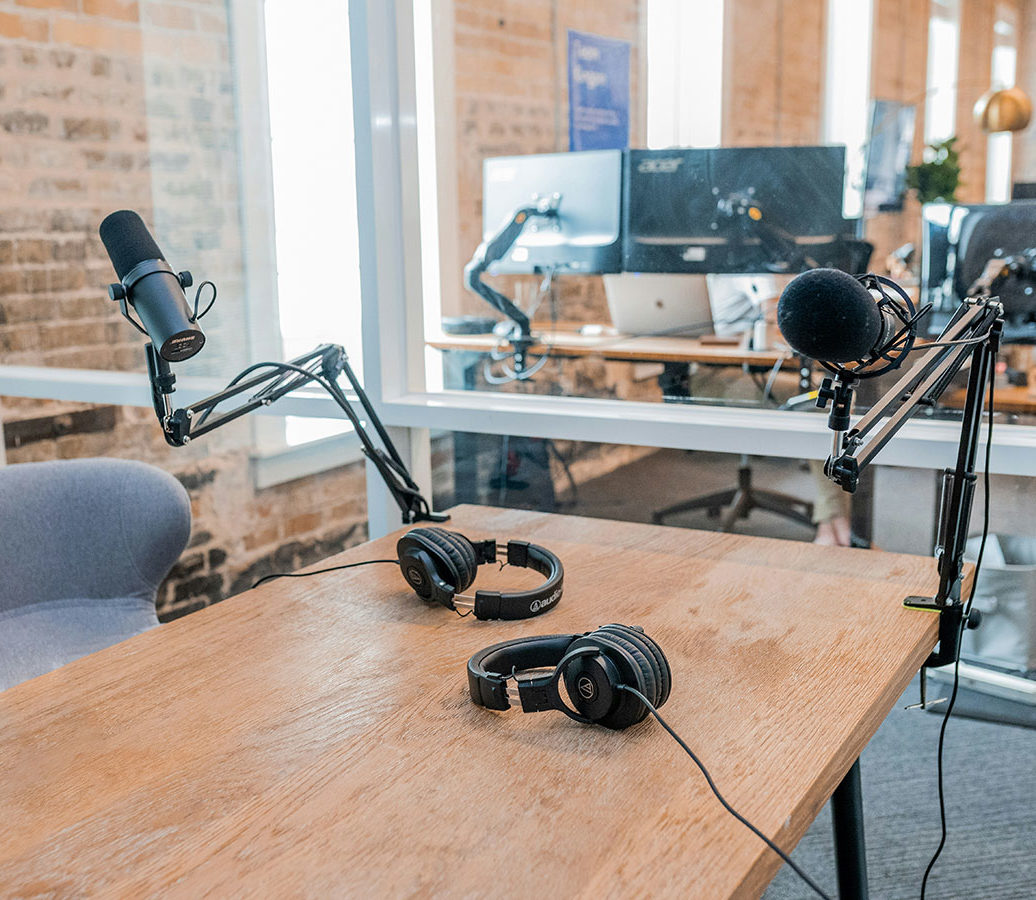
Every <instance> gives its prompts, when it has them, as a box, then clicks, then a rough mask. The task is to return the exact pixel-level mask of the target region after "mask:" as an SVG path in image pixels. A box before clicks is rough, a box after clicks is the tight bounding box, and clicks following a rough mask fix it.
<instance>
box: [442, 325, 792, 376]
mask: <svg viewBox="0 0 1036 900" xmlns="http://www.w3.org/2000/svg"><path fill="white" fill-rule="evenodd" d="M534 336H535V337H536V338H537V343H535V344H533V345H532V346H531V347H530V348H529V352H530V353H532V354H533V355H535V356H542V355H543V354H544V353H547V352H550V353H552V354H553V355H554V356H563V357H570V358H571V357H584V356H601V357H603V358H605V359H613V360H620V361H623V362H676V363H692V362H697V363H705V364H711V365H734V366H740V365H742V364H747V365H753V366H767V367H769V366H773V365H775V364H776V363H777V360H781V361H782V363H781V365H782V367H783V368H797V367H798V365H799V362H798V360H797V359H796V358H795V356H794V355H793V354H792V353H791V351H790V350H789V351H785V350H746V349H745V348H744V347H740V346H730V345H725V344H711V343H708V342H703V341H701V340H700V339H698V338H688V337H674V336H651V337H648V336H643V337H641V336H633V335H612V336H608V335H595V336H593V337H590V336H587V335H583V334H579V333H578V332H576V331H562V330H559V331H555V332H537V333H536V334H535V335H534ZM428 346H430V347H434V348H436V349H437V350H471V351H474V352H478V353H488V352H490V351H491V350H494V349H496V348H497V347H499V346H500V341H499V339H498V338H496V337H494V336H493V335H485V334H472V335H460V334H457V335H454V334H450V335H447V334H440V335H435V336H433V337H431V338H430V339H429V340H428Z"/></svg>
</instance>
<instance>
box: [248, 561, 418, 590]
mask: <svg viewBox="0 0 1036 900" xmlns="http://www.w3.org/2000/svg"><path fill="white" fill-rule="evenodd" d="M376 563H392V564H393V565H396V566H398V565H399V560H398V559H365V560H363V562H354V563H346V564H345V565H343V566H330V567H328V568H326V569H314V570H313V571H312V572H273V573H271V574H269V575H264V576H263V577H262V578H260V579H259V580H258V581H257V582H256V583H255V584H253V585H252V587H251V590H253V591H254V590H255V589H256V588H257V587H259V585H261V584H262V583H263V582H264V581H272V580H273V579H274V578H308V577H309V576H310V575H323V574H324V573H325V572H337V571H339V570H340V569H355V568H356V567H357V566H372V565H374V564H376Z"/></svg>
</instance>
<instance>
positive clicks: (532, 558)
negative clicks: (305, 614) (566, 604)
mask: <svg viewBox="0 0 1036 900" xmlns="http://www.w3.org/2000/svg"><path fill="white" fill-rule="evenodd" d="M473 543H474V545H475V550H476V552H478V555H479V565H481V564H482V563H483V562H496V541H478V542H473ZM482 548H485V550H484V551H483V550H482ZM507 564H508V565H509V566H518V567H519V568H523V569H534V570H535V571H537V572H539V573H540V574H541V575H543V576H544V577H545V578H546V579H547V580H546V581H545V582H543V584H541V585H540V586H539V587H536V588H532V589H531V590H527V591H504V592H500V591H476V592H475V618H476V619H528V618H529V617H530V616H538V615H540V613H545V612H547V611H548V610H550V609H553V608H554V607H555V606H556V605H557V602H558V601H559V600H560V599H561V589H562V586H563V583H564V578H565V569H564V567H563V566H562V565H561V560H560V559H558V558H557V557H556V556H555V555H554V554H553V553H551V552H550V551H549V550H547V549H546V548H545V547H541V546H539V545H538V544H530V543H529V542H528V541H508V542H507Z"/></svg>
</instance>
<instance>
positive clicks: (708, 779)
mask: <svg viewBox="0 0 1036 900" xmlns="http://www.w3.org/2000/svg"><path fill="white" fill-rule="evenodd" d="M616 687H618V689H619V690H620V691H626V692H627V693H630V694H633V696H634V697H636V698H637V699H638V700H639V701H640V702H641V703H643V704H644V705H645V706H646V707H647V708H648V711H649V712H650V713H651V715H653V716H654V717H655V718H656V719H658V724H659V725H661V726H662V727H663V728H664V729H665V730H666V731H668V732H669V734H670V736H671V737H672V738H673V740H675V741H676V743H678V744H679V745H680V746H681V747H683V749H684V752H685V753H686V754H687V755H688V756H689V757H690V758H691V760H692V761H693V762H694V764H695V765H696V766H697V767H698V768H699V769H700V770H701V774H702V775H704V776H705V781H706V782H707V783H708V785H709V788H711V790H712V793H713V794H715V795H716V799H717V800H719V802H720V803H721V804H722V805H723V808H724V809H725V810H726V811H727V812H728V813H730V814H731V815H732V816H733V817H734V818H735V819H737V820H738V821H739V822H740V823H741V824H742V825H744V826H745V827H746V828H747V829H748V830H749V831H751V832H752V833H753V834H754V835H755V836H756V837H758V838H759V839H760V840H761V841H762V842H763V843H764V844H766V846H767V847H769V848H770V849H771V850H772V851H773V852H774V853H776V854H777V855H778V856H779V857H780V858H781V859H782V860H784V861H785V862H786V863H787V864H788V865H789V866H790V867H791V869H792V871H794V872H795V874H796V875H798V876H799V878H801V879H802V880H803V881H804V882H806V884H808V885H809V886H810V887H811V888H812V889H813V890H814V891H816V893H817V894H818V895H819V896H820V897H823V898H824V900H831V897H830V895H828V894H825V893H824V891H823V890H821V888H820V887H819V886H818V885H817V883H816V882H815V881H814V880H813V879H812V878H810V877H809V876H808V875H807V874H806V873H805V872H803V871H802V869H800V868H799V867H798V866H797V865H796V864H795V863H794V862H792V860H791V858H790V857H789V856H788V855H787V854H786V853H785V852H784V851H783V850H781V848H780V847H778V846H777V845H776V844H775V843H774V842H773V841H771V840H770V839H769V838H768V837H767V836H766V835H765V834H763V833H762V832H761V831H760V830H759V829H758V828H756V827H755V825H753V824H752V823H751V822H749V821H748V819H746V818H745V817H744V816H743V815H741V813H739V812H738V811H737V810H736V809H734V807H733V806H731V805H730V804H729V803H727V801H726V800H725V799H724V798H723V795H722V794H721V793H720V792H719V789H718V788H717V787H716V783H715V782H714V781H713V780H712V776H711V775H710V774H709V770H708V769H706V768H705V764H704V763H703V762H702V761H701V760H700V759H698V757H697V756H695V754H694V751H693V750H691V748H690V747H688V746H687V744H686V743H685V741H684V739H683V738H682V737H680V735H678V734H677V733H676V732H675V731H673V729H672V728H671V727H670V726H669V723H668V722H666V720H665V719H663V718H662V716H661V714H660V713H659V712H658V710H657V709H655V707H654V705H653V704H652V703H651V701H650V700H648V698H647V697H645V696H644V695H643V694H642V693H641V692H640V691H638V690H637V689H636V688H631V687H630V686H629V685H627V684H619V685H616Z"/></svg>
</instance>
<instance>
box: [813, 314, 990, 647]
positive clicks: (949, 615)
mask: <svg viewBox="0 0 1036 900" xmlns="http://www.w3.org/2000/svg"><path fill="white" fill-rule="evenodd" d="M1002 331H1003V307H1002V306H1001V305H1000V303H999V301H998V300H997V299H996V298H995V297H977V298H969V299H967V300H965V301H964V303H963V304H962V305H961V308H960V309H959V310H958V312H957V315H956V316H955V317H954V319H953V321H951V322H950V324H949V325H948V326H947V327H946V329H945V331H944V332H943V333H942V335H940V337H939V339H938V340H937V341H936V342H935V343H936V344H937V345H943V346H933V347H932V348H931V349H929V350H926V351H924V352H923V355H922V356H921V359H920V360H919V361H918V362H917V363H916V364H915V365H914V366H913V367H912V368H911V369H910V370H908V371H907V372H906V373H905V374H904V375H903V376H902V377H901V378H900V379H899V381H897V382H896V384H895V386H894V387H893V388H892V389H891V390H890V391H889V392H888V393H887V394H885V396H884V397H882V398H881V400H879V401H878V402H877V403H876V404H875V405H874V406H872V407H871V409H870V411H869V412H868V413H867V414H866V415H865V416H863V418H861V419H860V420H859V421H858V422H857V423H856V425H855V426H854V427H853V428H848V411H849V406H850V404H851V398H852V384H853V380H852V376H848V377H845V376H841V375H839V376H836V377H835V379H834V381H833V382H831V380H830V379H828V380H826V381H825V385H824V388H823V389H822V391H821V394H822V396H826V398H827V399H831V400H833V401H834V408H833V409H832V412H831V418H830V420H829V425H830V427H831V428H832V429H833V430H834V431H835V437H834V452H833V453H832V455H831V456H830V457H828V460H827V463H826V465H825V467H824V472H825V474H826V475H827V476H828V477H829V478H831V479H832V480H833V481H835V482H837V483H838V484H840V485H841V486H842V488H843V489H844V490H846V491H849V492H852V491H854V490H856V486H857V484H858V482H859V478H860V473H861V472H862V471H863V469H865V468H866V467H867V466H868V465H869V464H870V463H871V462H873V461H874V458H875V456H877V454H878V453H879V452H880V451H881V449H882V448H883V447H884V446H885V445H886V444H887V443H888V442H889V441H890V440H891V439H892V437H893V436H894V435H895V434H896V432H898V431H899V429H900V428H902V427H903V425H904V424H905V423H906V421H907V420H908V419H909V418H910V416H911V415H912V414H913V413H914V411H915V410H916V409H917V408H918V407H921V406H932V405H934V404H935V402H936V400H938V398H939V396H940V395H941V394H942V393H943V391H944V390H945V389H946V387H947V386H948V385H949V383H950V381H951V380H952V378H953V376H954V375H956V374H957V372H959V371H960V369H961V368H962V367H963V366H964V364H965V363H966V362H967V361H968V360H969V359H970V360H971V370H970V373H969V376H968V392H967V399H966V400H965V403H964V415H963V423H962V427H961V439H960V445H959V447H958V451H957V463H956V466H955V467H954V468H953V469H946V471H945V473H944V476H943V488H942V502H941V507H940V521H939V541H938V547H937V549H936V554H937V556H938V570H939V588H938V591H937V593H936V595H935V596H934V597H908V598H906V600H905V601H904V603H905V605H907V606H910V607H914V608H921V609H934V610H937V611H939V612H940V613H941V614H942V615H941V616H940V627H939V649H938V651H937V652H936V653H933V654H932V656H931V657H930V658H929V659H928V661H927V662H926V663H925V665H928V666H938V665H945V664H947V663H949V662H952V661H953V659H954V653H955V646H956V635H957V631H958V629H959V628H960V625H961V619H962V615H963V604H962V602H961V597H960V584H961V576H962V573H963V569H964V549H965V543H966V541H967V536H968V523H969V521H970V518H971V507H972V500H973V498H974V493H975V480H976V479H975V459H976V455H977V452H978V444H979V432H980V428H981V424H982V413H983V408H984V400H985V392H986V386H987V385H988V384H989V381H990V379H991V378H992V375H993V370H994V367H995V364H996V354H997V351H998V349H999V347H1000V335H1001V333H1002ZM947 344H948V346H946V345H947ZM818 402H819V401H818ZM847 429H848V430H847Z"/></svg>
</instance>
